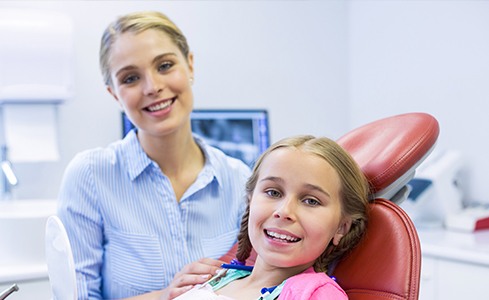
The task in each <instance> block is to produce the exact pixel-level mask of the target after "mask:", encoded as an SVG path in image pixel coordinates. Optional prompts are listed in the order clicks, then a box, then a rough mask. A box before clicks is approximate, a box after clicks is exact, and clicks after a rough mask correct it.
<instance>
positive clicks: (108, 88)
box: [107, 85, 123, 109]
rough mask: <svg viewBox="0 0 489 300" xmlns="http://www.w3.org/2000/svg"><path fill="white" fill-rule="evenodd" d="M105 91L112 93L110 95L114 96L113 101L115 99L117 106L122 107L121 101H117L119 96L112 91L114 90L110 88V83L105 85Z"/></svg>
mask: <svg viewBox="0 0 489 300" xmlns="http://www.w3.org/2000/svg"><path fill="white" fill-rule="evenodd" d="M107 92H109V94H111V95H112V97H114V99H115V101H117V103H118V104H119V107H120V108H121V109H123V107H122V103H121V102H120V101H119V98H118V97H117V95H116V94H115V93H114V90H112V87H111V86H110V85H108V86H107Z"/></svg>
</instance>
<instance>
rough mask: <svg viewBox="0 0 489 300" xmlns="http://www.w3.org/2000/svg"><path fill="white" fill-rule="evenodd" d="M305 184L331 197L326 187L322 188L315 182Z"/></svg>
mask: <svg viewBox="0 0 489 300" xmlns="http://www.w3.org/2000/svg"><path fill="white" fill-rule="evenodd" d="M305 186H306V187H307V188H308V189H311V190H314V191H318V192H320V193H322V194H324V195H326V196H327V197H328V198H330V197H331V195H330V194H329V193H328V192H327V191H325V190H324V189H322V188H321V187H320V186H317V185H315V184H310V183H308V184H306V185H305Z"/></svg>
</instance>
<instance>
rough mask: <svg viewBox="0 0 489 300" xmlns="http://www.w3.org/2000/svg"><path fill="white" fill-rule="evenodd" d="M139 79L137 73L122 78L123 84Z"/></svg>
mask: <svg viewBox="0 0 489 300" xmlns="http://www.w3.org/2000/svg"><path fill="white" fill-rule="evenodd" d="M138 79H139V76H136V75H129V76H126V77H124V78H123V79H122V83H123V84H130V83H133V82H134V81H136V80H138Z"/></svg>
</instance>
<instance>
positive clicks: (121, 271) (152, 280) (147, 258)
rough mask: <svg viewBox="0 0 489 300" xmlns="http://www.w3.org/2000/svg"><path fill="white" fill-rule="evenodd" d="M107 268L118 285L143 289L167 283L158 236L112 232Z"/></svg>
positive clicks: (107, 253)
mask: <svg viewBox="0 0 489 300" xmlns="http://www.w3.org/2000/svg"><path fill="white" fill-rule="evenodd" d="M111 235H112V238H111V239H110V241H109V243H108V244H107V251H106V255H107V257H106V259H107V269H108V271H109V272H110V273H111V276H113V278H114V280H115V281H116V283H117V284H118V285H123V286H125V287H130V288H131V289H133V290H135V291H138V292H144V291H149V290H157V289H161V288H162V287H163V286H164V285H166V280H167V278H165V272H164V268H165V266H164V264H163V254H162V250H161V245H160V241H159V239H158V237H157V236H151V235H143V234H133V233H126V232H118V231H112V232H111Z"/></svg>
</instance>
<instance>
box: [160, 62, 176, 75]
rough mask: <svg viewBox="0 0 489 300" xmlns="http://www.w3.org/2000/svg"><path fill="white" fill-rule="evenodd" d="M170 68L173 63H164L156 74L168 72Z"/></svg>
mask: <svg viewBox="0 0 489 300" xmlns="http://www.w3.org/2000/svg"><path fill="white" fill-rule="evenodd" d="M171 67H173V63H172V62H169V61H165V62H163V63H162V64H160V65H159V66H158V72H165V71H168V70H169V69H170V68H171Z"/></svg>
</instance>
